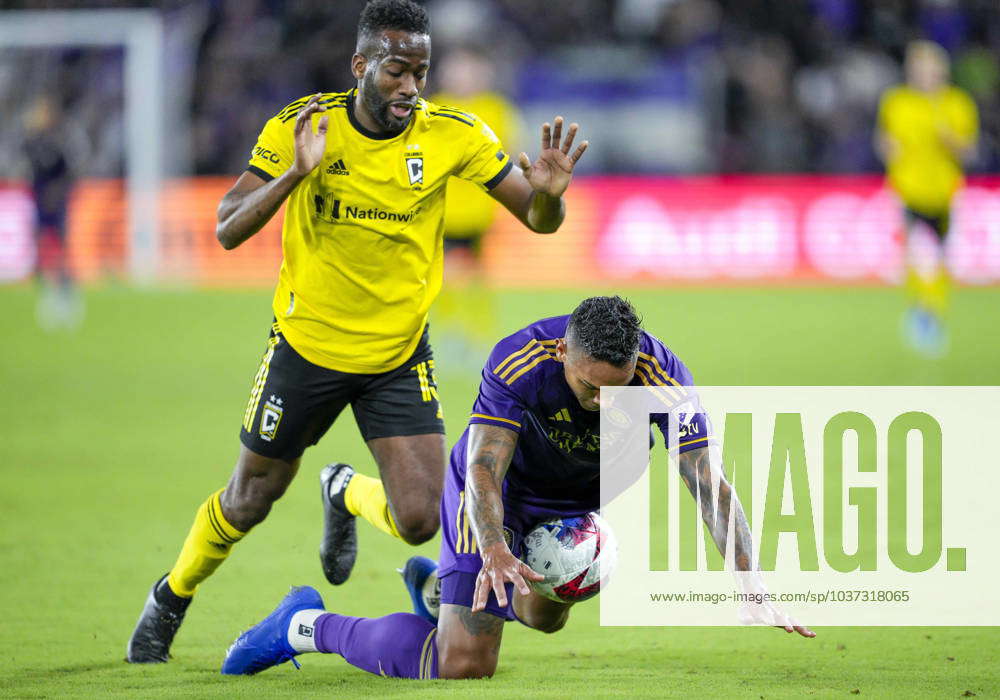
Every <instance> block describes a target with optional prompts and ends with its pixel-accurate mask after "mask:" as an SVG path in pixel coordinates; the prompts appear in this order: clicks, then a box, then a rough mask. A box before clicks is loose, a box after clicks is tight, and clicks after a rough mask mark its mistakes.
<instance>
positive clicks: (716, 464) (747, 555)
mask: <svg viewBox="0 0 1000 700" xmlns="http://www.w3.org/2000/svg"><path fill="white" fill-rule="evenodd" d="M678 468H679V470H680V474H681V478H682V479H683V480H684V483H685V484H686V485H687V487H688V490H690V491H691V495H692V496H694V498H695V500H696V501H697V502H698V505H699V506H700V509H701V517H702V520H704V521H705V525H707V526H708V530H709V532H711V533H712V539H713V540H714V541H715V546H716V547H717V548H718V550H719V552H720V553H721V554H722V556H723V557H725V556H726V548H727V545H728V542H727V540H728V537H729V521H730V518H732V519H733V537H734V540H735V541H734V542H733V555H734V556H733V561H734V563H735V566H736V571H737V574H736V575H737V576H738V577H742V579H743V580H747V579H751V580H752V581H753V585H754V586H755V588H756V589H759V590H755V591H753V592H755V593H764V592H765V591H764V588H763V583H762V582H761V581H760V580H759V577H758V576H757V575H756V574H755V572H753V536H752V535H751V533H750V526H749V524H748V523H747V518H746V514H744V512H743V506H742V505H741V504H740V499H739V498H738V497H737V496H736V492H735V491H734V490H733V487H732V485H731V484H730V483H729V481H728V480H727V479H726V474H725V472H724V471H723V469H722V459H721V456H720V455H719V453H718V448H716V447H713V446H708V447H700V448H698V449H696V450H688V451H687V452H683V453H682V454H681V456H680V458H679V460H678ZM748 616H749V617H750V618H751V620H750V621H753V622H765V623H767V624H770V625H773V626H775V627H779V628H781V629H783V630H785V631H786V632H789V633H791V632H798V633H799V634H800V635H802V636H803V637H815V636H816V634H815V633H814V632H813V631H812V630H810V629H809V628H808V627H806V626H804V625H800V624H798V623H797V622H796V621H795V620H793V619H792V618H790V617H788V616H786V615H784V614H783V613H782V612H780V611H779V610H778V609H776V608H775V607H773V606H772V605H771V604H770V603H767V602H762V603H761V604H759V605H756V606H755V607H754V608H753V609H752V610H749V611H748Z"/></svg>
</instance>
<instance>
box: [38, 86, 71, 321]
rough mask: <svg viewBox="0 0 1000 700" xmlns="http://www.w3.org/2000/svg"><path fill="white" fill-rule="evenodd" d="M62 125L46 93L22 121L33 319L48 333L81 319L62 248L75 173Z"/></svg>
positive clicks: (67, 263)
mask: <svg viewBox="0 0 1000 700" xmlns="http://www.w3.org/2000/svg"><path fill="white" fill-rule="evenodd" d="M61 122H62V112H61V110H60V108H59V106H58V104H57V103H56V101H55V100H54V99H52V98H51V97H49V96H47V95H42V96H40V97H39V98H38V99H37V100H35V102H34V104H32V106H31V107H30V108H29V109H28V111H27V114H26V118H25V131H26V132H27V133H26V137H25V142H24V156H25V159H26V160H27V163H28V167H29V170H30V176H31V191H32V194H33V195H34V199H35V207H36V210H37V218H36V222H35V244H36V250H37V255H38V258H37V263H36V270H37V276H38V279H39V282H40V283H41V286H42V293H41V296H40V297H39V300H38V308H37V313H36V316H37V319H38V324H39V325H40V326H41V327H42V328H44V329H45V330H50V331H51V330H55V329H57V328H61V327H62V328H75V327H76V326H78V325H79V324H80V323H81V321H82V320H83V301H82V299H81V298H80V295H79V293H78V291H77V288H76V284H75V281H74V280H73V275H72V273H71V271H70V268H69V256H68V253H67V250H66V214H67V210H68V209H69V197H70V193H71V192H72V190H73V181H74V173H73V167H72V162H71V160H72V158H71V156H70V149H69V148H68V147H67V146H68V145H67V144H66V143H65V141H64V138H65V136H66V130H65V129H64V128H63V125H62V124H61Z"/></svg>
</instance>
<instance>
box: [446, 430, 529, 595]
mask: <svg viewBox="0 0 1000 700" xmlns="http://www.w3.org/2000/svg"><path fill="white" fill-rule="evenodd" d="M515 445H517V433H515V432H514V431H513V430H507V429H506V428H500V427H497V426H493V425H482V424H478V423H474V424H472V425H470V426H469V447H468V460H467V462H468V467H467V468H466V475H465V493H466V498H467V499H468V500H467V502H466V513H467V514H468V517H469V524H470V525H471V526H472V532H473V533H474V534H475V536H476V544H477V545H478V546H479V555H480V556H481V557H482V559H483V568H482V569H480V570H479V576H478V577H477V578H476V592H475V594H474V595H473V597H472V612H482V610H483V609H485V607H486V601H487V600H488V599H489V597H490V591H491V590H492V591H493V592H494V593H496V596H497V602H498V603H499V604H500V605H501V606H503V605H506V604H507V592H506V590H505V589H504V585H505V584H506V583H507V582H508V581H510V582H511V583H513V584H514V587H515V588H517V590H518V591H520V592H521V594H522V595H528V593H529V592H530V589H529V588H528V584H527V583H525V581H524V579H525V578H529V579H532V580H534V581H541V580H542V578H544V577H543V576H542V575H540V574H537V573H535V572H534V571H532V570H531V569H530V568H529V567H528V565H527V564H525V563H524V562H522V561H520V560H519V559H517V558H516V557H515V556H514V555H513V554H511V551H510V548H509V547H508V546H507V541H506V540H505V539H504V536H503V500H502V499H501V491H502V490H501V484H503V478H504V475H505V474H506V473H507V467H509V466H510V460H511V457H512V456H513V455H514V447H515Z"/></svg>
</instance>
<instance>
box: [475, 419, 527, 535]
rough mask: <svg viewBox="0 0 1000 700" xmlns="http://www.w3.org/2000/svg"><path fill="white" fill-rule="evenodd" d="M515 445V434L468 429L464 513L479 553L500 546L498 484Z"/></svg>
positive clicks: (479, 426)
mask: <svg viewBox="0 0 1000 700" xmlns="http://www.w3.org/2000/svg"><path fill="white" fill-rule="evenodd" d="M516 444H517V433H515V432H514V431H513V430H507V429H506V428H499V427H496V426H492V425H482V424H474V425H471V426H469V448H468V450H469V451H468V455H469V459H468V467H467V469H466V476H465V495H466V498H467V499H468V500H467V503H466V513H468V517H469V524H470V525H471V526H472V532H473V533H474V534H475V536H476V542H477V543H478V545H479V549H480V550H485V549H486V548H488V547H490V546H491V545H495V544H497V543H503V542H504V537H503V501H502V500H501V486H500V485H501V484H502V483H503V478H504V475H505V474H506V473H507V467H508V466H509V465H510V460H511V457H512V456H513V454H514V446H515V445H516Z"/></svg>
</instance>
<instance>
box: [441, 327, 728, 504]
mask: <svg viewBox="0 0 1000 700" xmlns="http://www.w3.org/2000/svg"><path fill="white" fill-rule="evenodd" d="M568 323H569V316H555V317H553V318H546V319H542V320H541V321H537V322H535V323H532V324H531V325H530V326H528V327H526V328H523V329H522V330H520V331H518V332H517V333H514V334H513V335H511V336H508V337H506V338H504V339H503V340H501V341H500V342H499V343H497V345H496V346H495V347H494V348H493V352H492V353H491V354H490V357H489V360H488V361H487V363H486V366H485V367H484V368H483V375H482V383H481V384H480V387H479V396H478V397H477V398H476V402H475V404H474V406H473V409H472V416H471V418H470V420H469V423H470V424H474V423H482V424H486V425H496V426H500V427H502V428H507V429H509V430H513V431H515V432H517V433H518V441H517V447H516V448H515V450H514V456H513V458H512V459H511V463H510V467H509V469H508V471H507V476H506V478H505V480H504V485H503V496H504V497H503V502H504V510H505V512H506V513H507V514H508V516H509V517H508V518H505V519H506V520H508V521H511V522H513V521H519V522H527V521H529V520H534V521H536V522H537V521H538V520H540V519H544V518H548V517H561V516H568V515H575V514H581V513H586V512H589V511H592V510H596V509H597V508H599V506H600V503H599V500H600V487H599V483H600V482H599V478H600V466H601V459H600V446H601V437H600V412H599V411H587V410H585V409H584V408H583V407H582V406H581V405H580V402H579V401H578V400H577V398H576V396H575V395H574V394H573V392H572V390H571V389H570V387H569V384H567V382H566V379H565V376H564V374H563V365H562V363H561V362H559V361H558V360H557V359H556V354H555V346H556V342H557V341H558V340H559V339H560V338H562V337H564V336H565V334H566V326H567V324H568ZM693 384H694V382H693V380H692V378H691V373H690V372H689V371H688V369H687V367H685V366H684V363H682V362H681V361H680V359H679V358H678V357H677V356H676V355H674V354H673V353H672V352H671V351H670V350H669V349H668V348H667V347H666V346H665V345H664V344H663V343H662V342H660V341H659V340H658V339H657V338H655V337H654V336H652V335H650V334H649V333H646V332H645V331H643V332H642V335H641V338H640V341H639V358H638V362H637V364H636V372H635V377H634V378H633V379H632V382H631V385H633V386H654V387H659V388H658V389H657V391H660V392H663V394H664V397H668V395H669V399H670V400H671V402H672V403H673V404H675V405H676V404H679V403H681V401H682V399H681V397H682V396H687V397H690V396H692V394H690V392H687V391H686V390H685V389H683V388H682V387H690V386H693ZM650 418H651V419H652V420H651V422H652V423H656V424H657V425H658V426H659V428H660V431H661V432H662V434H663V436H664V440H665V441H666V440H667V435H668V432H667V431H668V430H669V426H670V421H671V420H672V419H671V418H670V415H669V414H667V413H664V414H654V415H652V416H650ZM678 435H679V440H678V443H677V445H678V449H679V451H681V452H684V451H687V450H691V449H696V448H699V447H704V446H705V445H706V444H707V443H708V440H709V438H710V427H709V424H708V421H707V420H706V418H705V416H704V414H702V413H696V414H694V415H693V416H688V417H687V418H686V419H685V420H684V422H683V424H682V425H680V426H679V427H678ZM467 436H468V430H466V432H465V433H464V434H463V435H462V438H461V439H460V440H459V442H458V444H456V445H455V447H454V449H453V450H452V459H451V468H452V470H458V473H457V474H455V475H454V476H456V477H458V478H459V479H460V480H461V481H462V482H464V480H465V460H466V443H467Z"/></svg>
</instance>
